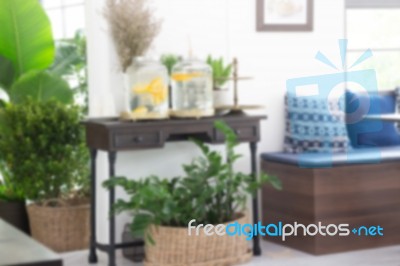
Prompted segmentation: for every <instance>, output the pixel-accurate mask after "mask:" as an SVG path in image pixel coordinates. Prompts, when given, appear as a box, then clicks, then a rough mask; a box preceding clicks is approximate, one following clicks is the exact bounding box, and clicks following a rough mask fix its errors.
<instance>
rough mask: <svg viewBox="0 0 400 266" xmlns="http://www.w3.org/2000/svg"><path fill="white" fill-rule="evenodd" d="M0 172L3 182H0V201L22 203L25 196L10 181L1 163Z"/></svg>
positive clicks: (9, 176) (9, 174)
mask: <svg viewBox="0 0 400 266" xmlns="http://www.w3.org/2000/svg"><path fill="white" fill-rule="evenodd" d="M0 171H1V175H2V177H3V180H0V201H3V202H16V201H24V200H25V195H24V193H23V191H22V190H21V189H20V188H18V187H17V186H16V185H15V184H14V183H13V182H12V181H11V173H10V172H9V171H7V168H6V167H5V165H4V163H3V162H0Z"/></svg>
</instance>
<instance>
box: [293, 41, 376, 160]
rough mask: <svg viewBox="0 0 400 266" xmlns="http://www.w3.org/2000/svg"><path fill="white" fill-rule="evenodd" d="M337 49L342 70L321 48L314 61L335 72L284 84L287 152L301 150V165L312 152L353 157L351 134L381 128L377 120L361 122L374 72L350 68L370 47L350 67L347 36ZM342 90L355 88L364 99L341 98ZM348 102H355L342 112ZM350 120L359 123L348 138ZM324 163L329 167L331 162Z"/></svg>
mask: <svg viewBox="0 0 400 266" xmlns="http://www.w3.org/2000/svg"><path fill="white" fill-rule="evenodd" d="M339 47H340V55H341V61H342V69H339V68H338V67H336V66H335V65H334V64H333V63H332V62H331V61H330V60H329V59H328V58H327V57H326V56H324V55H323V54H322V53H321V52H318V53H317V55H316V59H317V60H319V61H321V62H322V63H324V64H326V65H328V66H330V67H332V68H334V69H335V70H336V71H337V72H336V73H333V74H325V75H318V76H307V77H300V78H294V79H289V80H287V82H286V89H287V94H286V101H287V102H286V104H287V110H286V119H287V125H286V136H285V150H286V151H289V152H296V153H299V164H300V166H303V167H304V166H305V167H307V165H305V164H306V162H307V161H308V160H306V159H307V158H309V157H310V156H318V155H316V154H315V153H313V152H319V153H321V152H323V153H325V155H324V156H328V155H329V154H333V153H337V152H346V153H347V157H348V158H349V159H351V158H350V157H351V156H353V155H354V152H353V151H354V150H353V149H351V147H350V143H349V138H350V139H354V138H357V137H358V136H359V135H360V134H365V133H373V132H379V131H380V130H381V129H382V122H381V121H378V120H376V121H366V120H364V116H365V115H367V114H368V113H369V111H370V107H371V106H370V97H369V96H370V95H373V94H376V93H377V92H378V85H377V78H376V72H375V70H374V69H365V70H356V71H351V68H353V67H355V66H357V65H359V64H361V63H362V62H363V61H365V60H366V59H368V58H370V57H371V56H372V52H371V50H367V51H365V52H364V53H363V54H362V55H361V56H360V57H359V58H358V60H356V62H355V63H354V64H352V65H351V67H350V68H349V70H348V69H347V68H346V56H347V40H339ZM346 89H349V90H351V91H357V95H362V96H363V97H359V98H356V99H345V97H346V93H345V92H346ZM346 101H347V103H348V102H349V101H350V102H352V101H357V102H354V103H356V104H352V106H357V108H352V110H346V108H345V106H346ZM373 108H374V109H375V110H374V113H380V112H379V110H376V109H377V108H379V106H374V107H373ZM363 123H368V126H363ZM353 124H357V125H358V126H357V127H355V129H356V130H352V132H351V135H350V136H347V129H346V127H347V126H351V125H353ZM360 125H361V126H360ZM376 153H377V154H376V156H375V157H376V160H377V161H379V160H380V155H379V150H378V149H377V150H376ZM327 154H328V155H327ZM304 156H305V157H304ZM325 166H327V167H329V166H331V161H330V162H328V163H326V165H325Z"/></svg>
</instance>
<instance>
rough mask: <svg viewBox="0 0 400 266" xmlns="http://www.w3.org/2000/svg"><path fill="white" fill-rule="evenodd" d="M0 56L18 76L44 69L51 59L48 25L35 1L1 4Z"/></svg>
mask: <svg viewBox="0 0 400 266" xmlns="http://www.w3.org/2000/svg"><path fill="white" fill-rule="evenodd" d="M0 25H1V27H0V40H1V42H0V55H2V56H4V57H6V58H8V59H9V60H10V61H11V62H12V63H13V66H14V70H15V73H16V75H17V77H18V76H20V75H21V74H23V73H25V72H27V71H29V70H32V69H46V68H47V67H49V66H50V65H51V64H52V63H53V60H54V41H53V35H52V31H51V24H50V21H49V18H48V17H47V15H46V13H45V11H44V10H43V8H42V6H41V4H40V3H39V1H38V0H2V1H0Z"/></svg>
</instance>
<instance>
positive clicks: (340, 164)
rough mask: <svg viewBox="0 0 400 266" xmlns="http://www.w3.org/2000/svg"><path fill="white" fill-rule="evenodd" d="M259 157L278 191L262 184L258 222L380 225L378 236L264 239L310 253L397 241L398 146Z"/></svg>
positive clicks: (399, 240)
mask: <svg viewBox="0 0 400 266" xmlns="http://www.w3.org/2000/svg"><path fill="white" fill-rule="evenodd" d="M261 158H262V159H261V167H262V170H264V171H265V172H267V173H268V174H272V175H276V176H278V177H279V178H280V179H281V181H282V185H283V190H282V191H276V190H274V189H273V188H271V186H264V187H263V189H262V222H263V224H269V223H278V222H279V221H281V222H282V223H283V224H285V223H291V224H293V223H294V222H297V223H302V224H305V225H308V224H318V222H322V224H323V225H328V224H341V223H347V224H350V227H349V229H350V230H352V229H353V228H358V227H360V226H377V225H380V226H381V227H383V228H384V229H383V233H384V236H355V235H354V234H353V233H350V235H349V236H322V235H319V234H318V235H316V236H314V237H311V236H306V237H305V236H303V235H302V234H300V235H298V236H290V237H288V238H287V239H286V241H284V242H283V241H282V240H281V237H270V236H268V237H266V240H268V241H272V242H275V243H278V244H282V245H286V246H289V247H292V248H295V249H298V250H302V251H305V252H308V253H312V254H316V255H319V254H327V253H334V252H343V251H350V250H356V249H364V248H377V247H382V246H387V245H395V244H400V147H390V148H383V149H379V151H377V150H376V149H374V150H370V149H368V150H367V149H363V150H361V149H360V150H355V151H354V152H351V153H350V154H334V155H329V154H326V155H324V154H322V155H321V154H314V155H303V156H297V155H293V154H285V153H265V154H262V155H261ZM301 233H302V231H301Z"/></svg>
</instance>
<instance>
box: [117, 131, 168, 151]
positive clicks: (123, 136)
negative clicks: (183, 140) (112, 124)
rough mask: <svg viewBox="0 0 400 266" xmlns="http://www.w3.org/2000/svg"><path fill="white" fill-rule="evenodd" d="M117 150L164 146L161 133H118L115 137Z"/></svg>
mask: <svg viewBox="0 0 400 266" xmlns="http://www.w3.org/2000/svg"><path fill="white" fill-rule="evenodd" d="M113 142H114V146H115V147H116V148H124V149H126V148H151V147H159V146H160V145H161V144H162V140H161V132H160V131H143V132H116V133H114V136H113Z"/></svg>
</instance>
